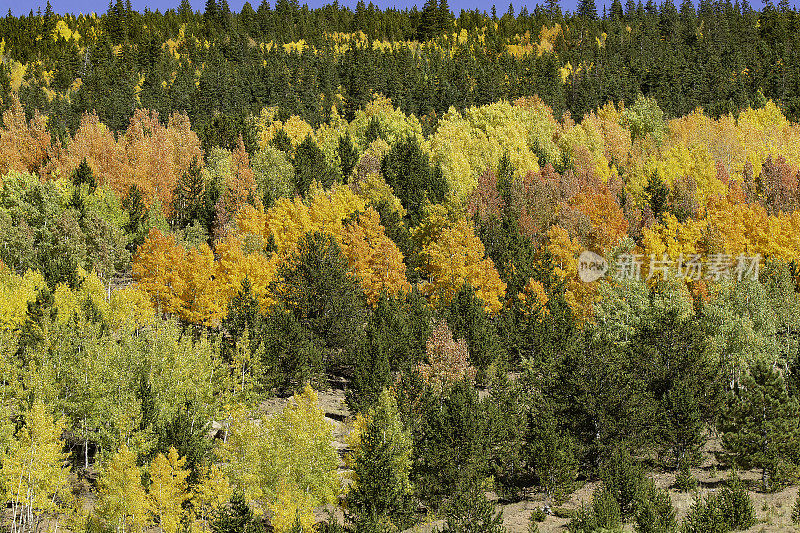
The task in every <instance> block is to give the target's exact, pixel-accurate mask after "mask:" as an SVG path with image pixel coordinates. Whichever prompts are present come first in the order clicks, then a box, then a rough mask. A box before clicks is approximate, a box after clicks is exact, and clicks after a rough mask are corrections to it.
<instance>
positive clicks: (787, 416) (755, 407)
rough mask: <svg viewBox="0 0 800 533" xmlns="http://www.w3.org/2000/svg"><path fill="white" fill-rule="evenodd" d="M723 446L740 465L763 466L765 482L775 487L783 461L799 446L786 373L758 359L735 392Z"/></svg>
mask: <svg viewBox="0 0 800 533" xmlns="http://www.w3.org/2000/svg"><path fill="white" fill-rule="evenodd" d="M722 430H723V436H722V445H723V447H724V448H725V450H726V451H727V452H728V453H729V454H731V456H732V457H733V459H734V460H735V462H736V464H737V465H739V466H741V467H743V468H750V467H752V466H755V467H757V468H760V469H761V483H762V486H763V489H764V490H765V491H768V490H771V489H772V487H773V485H772V479H773V478H774V476H775V474H776V473H777V471H778V467H779V465H780V464H781V462H785V461H789V460H790V458H791V456H792V453H793V450H794V448H795V446H797V442H798V436H800V427H798V405H797V400H796V399H794V398H790V397H789V395H788V393H787V391H786V384H785V382H784V380H783V376H782V375H781V374H780V372H778V371H777V370H776V369H775V368H773V367H772V366H771V365H770V364H769V363H767V362H766V361H763V360H761V359H759V360H757V361H755V362H754V363H753V364H752V365H751V367H750V372H749V374H748V375H747V376H746V377H745V378H744V380H743V381H742V384H741V386H740V387H739V389H738V390H736V391H734V392H733V394H732V395H731V398H730V400H729V402H728V406H727V410H726V412H725V413H724V415H723V421H722Z"/></svg>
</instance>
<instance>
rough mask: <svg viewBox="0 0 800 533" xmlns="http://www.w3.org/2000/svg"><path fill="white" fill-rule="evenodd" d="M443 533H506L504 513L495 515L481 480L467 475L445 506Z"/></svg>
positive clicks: (470, 474) (472, 475) (464, 475)
mask: <svg viewBox="0 0 800 533" xmlns="http://www.w3.org/2000/svg"><path fill="white" fill-rule="evenodd" d="M443 507H444V509H443V510H444V516H445V526H444V528H443V529H442V530H441V532H442V533H504V532H505V528H504V527H503V512H502V511H499V512H495V508H494V504H493V503H492V502H490V501H489V500H488V499H487V498H486V492H485V490H484V489H483V487H481V483H480V479H479V478H478V477H477V476H476V475H475V474H474V473H471V472H465V473H464V474H463V477H462V479H461V480H460V481H459V482H458V484H457V485H456V490H455V493H454V494H453V496H452V497H451V498H450V499H448V500H447V502H446V503H445V504H444V506H443Z"/></svg>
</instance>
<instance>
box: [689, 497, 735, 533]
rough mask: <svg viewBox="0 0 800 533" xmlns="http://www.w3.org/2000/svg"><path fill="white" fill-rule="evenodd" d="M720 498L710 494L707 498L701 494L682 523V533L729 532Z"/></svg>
mask: <svg viewBox="0 0 800 533" xmlns="http://www.w3.org/2000/svg"><path fill="white" fill-rule="evenodd" d="M720 503H721V502H720V498H719V496H717V495H716V494H709V495H708V496H706V498H705V499H703V498H701V497H700V496H699V495H698V496H697V497H696V498H695V500H694V503H693V504H692V506H691V507H690V508H689V514H688V515H686V518H685V519H684V521H683V524H681V533H727V532H728V531H730V527H729V525H728V522H727V520H726V519H725V516H724V515H723V514H722V506H721V505H720Z"/></svg>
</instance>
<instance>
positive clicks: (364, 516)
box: [347, 389, 413, 531]
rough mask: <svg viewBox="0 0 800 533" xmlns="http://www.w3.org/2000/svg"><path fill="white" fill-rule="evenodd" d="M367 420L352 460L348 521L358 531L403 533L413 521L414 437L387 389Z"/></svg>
mask: <svg viewBox="0 0 800 533" xmlns="http://www.w3.org/2000/svg"><path fill="white" fill-rule="evenodd" d="M367 420H368V422H367V425H366V427H365V428H364V429H363V430H362V431H361V433H360V434H359V443H358V445H357V447H356V449H355V450H354V452H353V455H352V456H351V460H352V461H353V474H354V480H355V484H354V486H353V487H352V488H351V489H350V491H349V492H348V494H347V508H348V518H349V520H350V521H351V522H353V524H354V525H355V527H356V530H357V531H369V530H373V529H372V528H375V527H380V528H382V529H384V530H387V528H391V529H395V528H396V529H404V528H406V527H408V526H409V525H410V521H411V519H412V517H413V505H412V504H413V498H412V495H413V491H412V487H411V481H410V480H409V473H410V471H411V445H412V439H411V435H410V434H408V433H407V432H406V431H405V429H404V428H403V425H402V423H401V422H400V418H399V415H398V412H397V403H396V401H395V399H394V396H393V395H392V394H391V393H390V392H388V391H387V390H386V389H384V390H383V392H381V393H380V396H379V398H378V401H377V403H376V405H375V407H374V408H372V409H370V410H369V412H368V414H367Z"/></svg>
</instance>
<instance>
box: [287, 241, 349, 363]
mask: <svg viewBox="0 0 800 533" xmlns="http://www.w3.org/2000/svg"><path fill="white" fill-rule="evenodd" d="M278 279H279V280H281V281H280V283H277V284H275V290H276V295H278V296H279V297H280V299H281V301H282V302H284V305H285V306H286V308H287V309H288V310H290V311H291V313H292V314H293V315H294V316H295V318H296V319H297V321H298V322H299V323H300V324H302V325H303V326H304V327H306V328H308V329H309V330H310V331H311V332H313V333H314V335H315V336H316V338H317V339H318V340H319V341H320V342H321V343H322V345H323V346H325V347H326V348H327V349H337V348H341V349H344V350H345V351H347V350H349V349H351V348H352V347H353V346H354V343H355V342H356V339H357V338H358V337H359V336H360V334H361V333H360V332H361V331H363V326H362V324H363V322H362V320H363V316H364V310H365V303H364V298H363V292H362V291H361V289H360V288H359V286H358V282H357V281H356V280H355V279H353V277H352V276H351V275H350V274H349V273H348V272H347V261H346V259H345V258H344V257H343V256H342V253H341V249H340V248H339V245H338V244H337V243H336V240H335V239H334V238H333V237H331V236H330V235H328V234H324V233H319V232H316V233H309V234H307V235H305V236H304V237H303V238H302V239H301V241H300V242H299V243H298V250H297V252H296V253H295V254H293V255H292V257H290V258H289V259H287V261H286V262H285V263H284V264H283V265H281V267H280V269H279V271H278Z"/></svg>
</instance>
